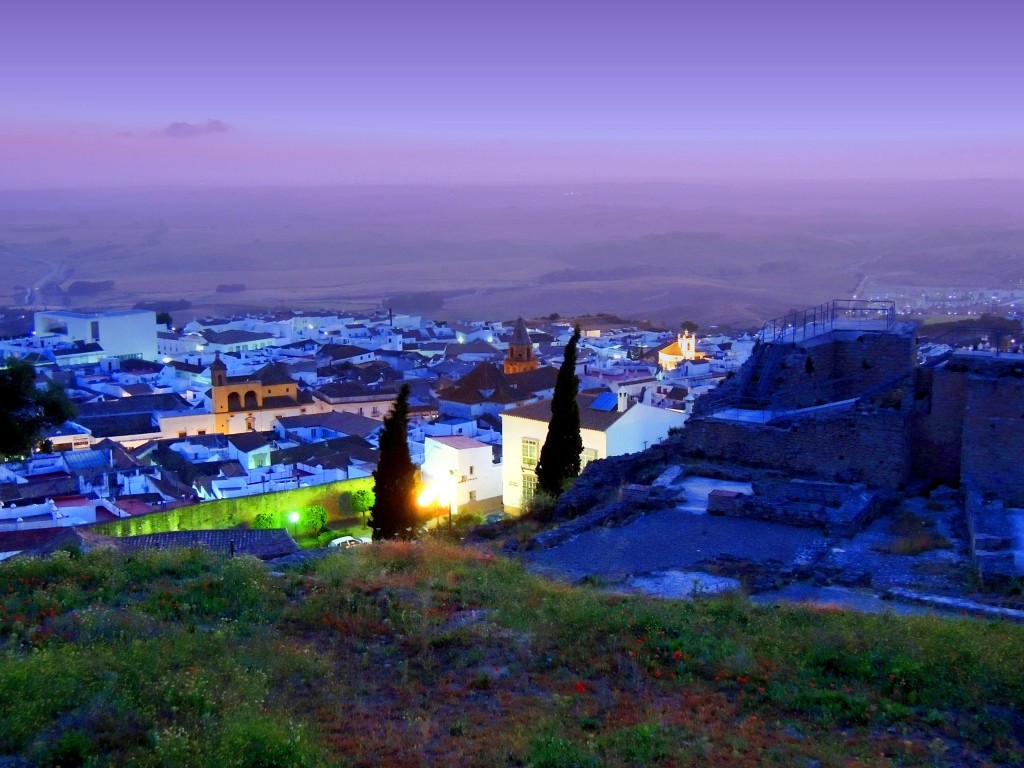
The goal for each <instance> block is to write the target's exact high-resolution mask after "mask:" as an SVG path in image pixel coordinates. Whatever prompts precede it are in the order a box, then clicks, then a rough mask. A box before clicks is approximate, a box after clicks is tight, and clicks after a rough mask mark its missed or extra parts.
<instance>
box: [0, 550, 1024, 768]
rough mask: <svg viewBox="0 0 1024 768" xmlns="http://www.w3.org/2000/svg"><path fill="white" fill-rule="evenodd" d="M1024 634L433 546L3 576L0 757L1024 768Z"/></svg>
mask: <svg viewBox="0 0 1024 768" xmlns="http://www.w3.org/2000/svg"><path fill="white" fill-rule="evenodd" d="M1022 658H1024V628H1021V627H1018V626H1014V625H1009V624H996V623H982V622H977V621H968V620H964V621H955V620H939V619H932V618H896V617H893V616H879V617H871V616H859V615H854V614H847V613H842V612H838V611H824V612H822V611H811V610H806V609H801V608H795V607H793V608H760V607H755V606H752V605H750V604H749V603H747V602H746V601H745V600H743V599H739V598H730V599H709V600H701V601H697V602H689V603H682V602H678V603H677V602H659V601H653V600H645V599H633V598H624V597H618V596H613V595H608V594H604V593H602V592H599V591H597V590H592V589H586V588H584V589H577V588H567V587H564V586H559V585H554V584H551V583H548V582H545V581H542V580H540V579H538V578H535V577H532V576H530V575H528V574H526V573H525V572H524V571H523V570H522V568H521V567H520V566H519V565H518V564H516V563H514V562H511V561H508V560H504V559H500V558H494V557H492V556H490V555H489V554H486V553H481V552H477V551H474V550H471V549H463V548H455V547H450V546H447V545H443V544H437V543H430V544H423V545H412V544H388V545H373V546H369V547H365V548H360V549H355V550H346V551H343V552H338V553H332V554H331V555H329V556H327V557H325V558H324V559H322V560H320V561H318V562H316V563H315V564H309V565H307V566H306V567H305V568H302V569H295V570H289V571H287V572H284V573H282V574H272V573H270V572H268V569H267V568H266V567H265V566H264V565H263V564H262V563H259V562H258V561H255V560H251V559H248V558H237V559H234V560H227V559H222V558H219V557H215V556H212V555H209V554H205V553H203V552H199V551H185V550H183V551H173V552H171V551H164V552H152V553H145V554H141V555H135V556H131V557H124V556H121V555H117V554H114V553H112V552H97V553H91V554H87V555H83V556H73V555H69V554H66V553H61V554H60V555H58V556H55V557H53V558H51V559H49V560H45V561H40V560H27V561H20V562H10V563H6V564H3V565H0V763H3V764H17V763H10V762H6V761H5V758H4V756H22V757H24V758H25V759H26V760H27V761H28V762H29V764H33V765H65V766H71V765H107V764H122V765H128V764H130V765H137V766H176V765H188V766H216V768H229V767H230V766H304V765H319V764H328V765H329V764H340V765H352V766H375V765H387V766H417V765H437V766H449V765H452V766H454V765H483V766H538V767H540V766H597V765H609V766H646V765H664V766H684V765H700V766H707V765H713V766H727V765H728V766H754V765H779V766H801V767H802V766H818V765H820V766H881V765H901V766H918V765H920V766H935V765H939V766H944V765H948V766H962V765H990V764H1000V763H1001V764H1009V765H1019V764H1021V762H1022V761H1024V750H1022V746H1021V740H1020V739H1021V737H1022V734H1024V720H1022V717H1021V711H1022V708H1024V678H1022V676H1021V674H1020V660H1021V659H1022Z"/></svg>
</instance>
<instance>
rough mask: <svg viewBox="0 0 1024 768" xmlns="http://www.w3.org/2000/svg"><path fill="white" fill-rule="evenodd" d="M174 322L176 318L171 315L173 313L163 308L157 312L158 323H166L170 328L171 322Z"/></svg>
mask: <svg viewBox="0 0 1024 768" xmlns="http://www.w3.org/2000/svg"><path fill="white" fill-rule="evenodd" d="M173 322H174V318H173V317H171V313H170V312H168V311H167V310H163V311H162V312H157V313H156V324H157V325H166V326H167V327H168V328H170V327H171V324H172V323H173Z"/></svg>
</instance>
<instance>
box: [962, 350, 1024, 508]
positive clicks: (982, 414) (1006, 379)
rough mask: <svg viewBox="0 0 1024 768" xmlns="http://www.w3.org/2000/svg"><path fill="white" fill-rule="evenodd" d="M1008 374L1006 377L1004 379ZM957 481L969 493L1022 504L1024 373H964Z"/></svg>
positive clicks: (1023, 486)
mask: <svg viewBox="0 0 1024 768" xmlns="http://www.w3.org/2000/svg"><path fill="white" fill-rule="evenodd" d="M1005 374H1009V375H1005ZM964 378H966V380H967V381H966V395H967V397H966V409H965V413H964V427H963V448H962V464H961V469H960V472H961V482H962V484H963V485H964V486H965V487H967V488H969V489H970V490H972V491H977V492H979V493H981V494H983V495H985V496H991V497H994V498H998V499H1002V500H1003V501H1004V502H1005V503H1006V504H1007V505H1010V506H1020V505H1024V372H1022V371H1021V366H1020V365H1018V366H1017V370H1016V373H1014V371H1013V368H1012V367H1009V368H1008V369H1006V370H1005V371H1004V375H1002V376H997V377H992V376H982V375H974V374H968V375H966V376H965V377H964Z"/></svg>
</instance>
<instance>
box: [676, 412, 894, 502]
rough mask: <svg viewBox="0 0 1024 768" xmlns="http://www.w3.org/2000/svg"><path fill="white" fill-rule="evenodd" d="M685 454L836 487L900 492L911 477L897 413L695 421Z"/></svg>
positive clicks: (685, 433)
mask: <svg viewBox="0 0 1024 768" xmlns="http://www.w3.org/2000/svg"><path fill="white" fill-rule="evenodd" d="M680 440H681V445H682V448H683V452H684V453H690V452H695V453H698V455H700V454H702V455H703V456H705V457H707V458H710V459H717V460H721V461H729V462H737V463H741V464H748V465H751V466H757V467H777V468H779V469H782V470H785V471H787V472H792V473H793V474H799V475H803V476H806V477H814V478H820V479H822V480H831V481H837V482H861V483H865V484H866V485H869V486H872V487H876V488H888V489H895V488H898V487H899V486H901V485H902V484H903V483H905V482H906V481H907V479H908V477H909V473H910V448H909V443H908V430H907V420H906V416H905V415H904V414H903V413H901V412H899V411H895V410H879V411H877V412H874V413H859V412H846V413H843V414H831V415H828V416H820V417H815V418H807V419H800V420H798V421H794V422H791V423H790V424H788V425H786V426H769V425H760V424H749V423H744V422H733V421H724V420H719V419H700V420H694V419H691V420H690V421H688V422H687V423H686V427H685V429H684V430H683V434H682V435H681V437H680Z"/></svg>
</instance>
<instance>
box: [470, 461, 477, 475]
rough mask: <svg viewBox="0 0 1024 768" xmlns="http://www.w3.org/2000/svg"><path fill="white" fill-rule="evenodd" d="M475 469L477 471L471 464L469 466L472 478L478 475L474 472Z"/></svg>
mask: <svg viewBox="0 0 1024 768" xmlns="http://www.w3.org/2000/svg"><path fill="white" fill-rule="evenodd" d="M474 469H475V467H474V466H473V465H472V464H470V465H469V476H470V477H472V476H473V475H475V474H476V472H474V471H473V470H474Z"/></svg>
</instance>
